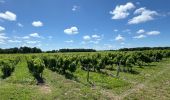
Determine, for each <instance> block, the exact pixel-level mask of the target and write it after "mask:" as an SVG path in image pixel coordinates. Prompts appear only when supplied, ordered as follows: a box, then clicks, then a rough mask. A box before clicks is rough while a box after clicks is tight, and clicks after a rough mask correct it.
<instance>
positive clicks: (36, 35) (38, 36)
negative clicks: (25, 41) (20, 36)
mask: <svg viewBox="0 0 170 100" xmlns="http://www.w3.org/2000/svg"><path fill="white" fill-rule="evenodd" d="M30 36H31V37H36V38H40V35H39V34H38V33H31V34H30Z"/></svg>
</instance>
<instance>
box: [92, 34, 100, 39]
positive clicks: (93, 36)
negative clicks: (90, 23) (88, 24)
mask: <svg viewBox="0 0 170 100" xmlns="http://www.w3.org/2000/svg"><path fill="white" fill-rule="evenodd" d="M92 38H95V39H98V38H100V36H99V35H97V34H94V35H92Z"/></svg>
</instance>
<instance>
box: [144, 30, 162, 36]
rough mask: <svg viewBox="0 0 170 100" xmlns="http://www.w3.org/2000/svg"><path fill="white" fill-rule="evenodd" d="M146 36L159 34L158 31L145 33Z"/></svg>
mask: <svg viewBox="0 0 170 100" xmlns="http://www.w3.org/2000/svg"><path fill="white" fill-rule="evenodd" d="M146 34H147V35H159V34H160V32H159V31H150V32H147V33H146Z"/></svg>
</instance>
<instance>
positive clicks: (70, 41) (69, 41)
mask: <svg viewBox="0 0 170 100" xmlns="http://www.w3.org/2000/svg"><path fill="white" fill-rule="evenodd" d="M65 42H66V43H73V42H74V41H73V40H68V41H65Z"/></svg>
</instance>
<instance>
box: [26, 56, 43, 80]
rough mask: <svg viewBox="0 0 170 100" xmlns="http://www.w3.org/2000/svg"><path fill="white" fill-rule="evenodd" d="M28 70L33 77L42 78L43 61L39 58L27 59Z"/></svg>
mask: <svg viewBox="0 0 170 100" xmlns="http://www.w3.org/2000/svg"><path fill="white" fill-rule="evenodd" d="M27 63H28V68H29V70H30V72H31V73H32V74H33V75H34V76H40V77H42V73H43V70H44V68H45V64H44V61H43V60H42V59H40V58H34V59H29V60H28V61H27Z"/></svg>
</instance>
